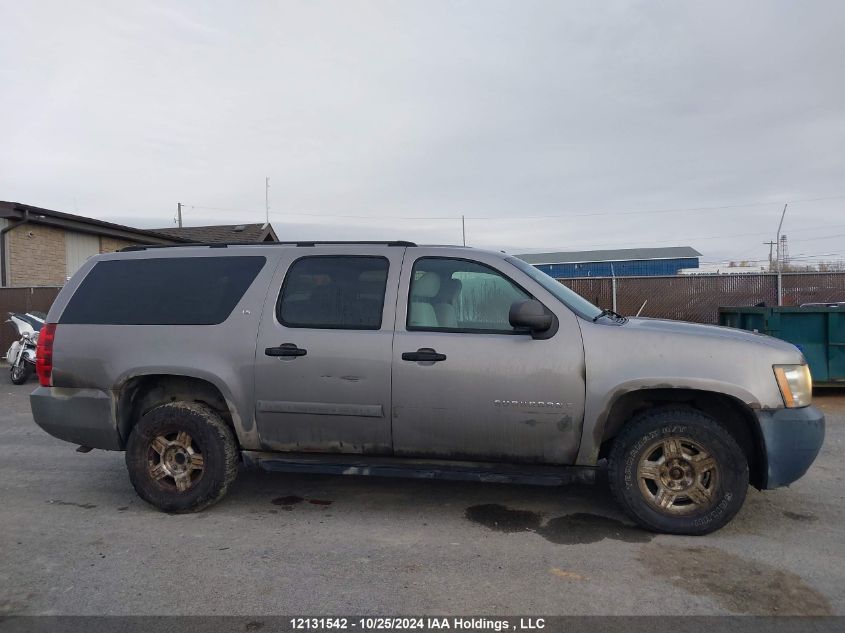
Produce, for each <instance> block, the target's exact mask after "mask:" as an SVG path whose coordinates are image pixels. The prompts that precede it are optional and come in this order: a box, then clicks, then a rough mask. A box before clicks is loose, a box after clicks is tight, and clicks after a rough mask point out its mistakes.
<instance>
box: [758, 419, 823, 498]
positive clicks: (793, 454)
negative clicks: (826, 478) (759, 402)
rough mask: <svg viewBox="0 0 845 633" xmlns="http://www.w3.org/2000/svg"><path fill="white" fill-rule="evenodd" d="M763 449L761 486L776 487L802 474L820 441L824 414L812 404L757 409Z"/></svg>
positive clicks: (794, 479) (810, 462) (812, 459)
mask: <svg viewBox="0 0 845 633" xmlns="http://www.w3.org/2000/svg"><path fill="white" fill-rule="evenodd" d="M757 420H758V421H759V424H760V432H761V433H762V436H763V444H764V448H765V450H766V479H765V481H764V482H763V488H769V489H771V488H779V487H781V486H786V485H789V484H791V483H792V482H793V481H797V480H798V479H800V478H801V477H803V476H804V473H806V472H807V470H808V469H809V468H810V466H811V465H812V463H813V461H815V459H816V456H817V455H818V454H819V451H820V450H821V447H822V443H823V442H824V414H823V413H822V412H821V411H819V410H818V409H816V408H815V407H814V406H809V407H801V408H800V409H774V410H770V411H758V412H757Z"/></svg>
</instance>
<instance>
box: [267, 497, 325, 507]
mask: <svg viewBox="0 0 845 633" xmlns="http://www.w3.org/2000/svg"><path fill="white" fill-rule="evenodd" d="M303 501H307V502H308V503H310V504H311V505H314V506H330V505H331V504H332V501H330V500H329V499H308V498H306V497H300V496H297V495H288V496H286V497H276V498H275V499H273V500H272V501H271V503H272V504H273V505H277V506H282V508H283V509H284V510H292V509H293V506H295V505H297V504H299V503H302V502H303Z"/></svg>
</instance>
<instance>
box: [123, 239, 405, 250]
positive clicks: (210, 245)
mask: <svg viewBox="0 0 845 633" xmlns="http://www.w3.org/2000/svg"><path fill="white" fill-rule="evenodd" d="M324 244H328V245H335V244H336V245H344V244H349V245H354V244H365V245H366V244H370V245H373V246H416V244H414V243H413V242H406V241H404V240H392V241H378V240H373V241H367V240H362V241H345V240H339V241H329V240H315V241H299V242H195V243H186V244H149V245H145V244H138V245H136V246H124V247H123V248H121V249H120V250H119V251H118V252H119V253H128V252H131V251H146V250H149V249H152V248H191V247H194V246H205V247H207V248H227V247H229V246H303V247H306V246H318V245H324Z"/></svg>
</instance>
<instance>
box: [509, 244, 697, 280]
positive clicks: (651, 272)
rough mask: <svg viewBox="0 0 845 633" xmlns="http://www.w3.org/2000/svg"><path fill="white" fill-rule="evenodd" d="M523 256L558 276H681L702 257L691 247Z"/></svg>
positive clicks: (545, 270)
mask: <svg viewBox="0 0 845 633" xmlns="http://www.w3.org/2000/svg"><path fill="white" fill-rule="evenodd" d="M517 257H519V258H520V259H522V260H524V261H526V262H528V263H529V264H532V265H533V266H536V267H537V268H539V269H540V270H542V271H543V272H544V273H546V274H548V275H551V276H552V277H557V278H570V277H613V276H616V277H643V276H656V275H677V274H678V271H679V270H680V269H682V268H698V258H699V257H701V253H699V252H698V251H697V250H695V249H694V248H691V247H689V246H671V247H668V248H623V249H617V250H608V251H575V252H565V253H526V254H524V255H517Z"/></svg>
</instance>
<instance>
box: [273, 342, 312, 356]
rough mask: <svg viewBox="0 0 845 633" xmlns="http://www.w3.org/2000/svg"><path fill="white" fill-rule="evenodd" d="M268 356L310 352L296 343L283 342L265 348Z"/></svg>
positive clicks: (295, 354) (298, 354) (296, 354)
mask: <svg viewBox="0 0 845 633" xmlns="http://www.w3.org/2000/svg"><path fill="white" fill-rule="evenodd" d="M264 353H265V354H266V355H267V356H305V355H306V354H307V353H308V352H307V351H306V350H304V349H302V348H301V347H297V346H296V344H294V343H282V344H281V345H279V346H278V347H267V348H265V349H264Z"/></svg>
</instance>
